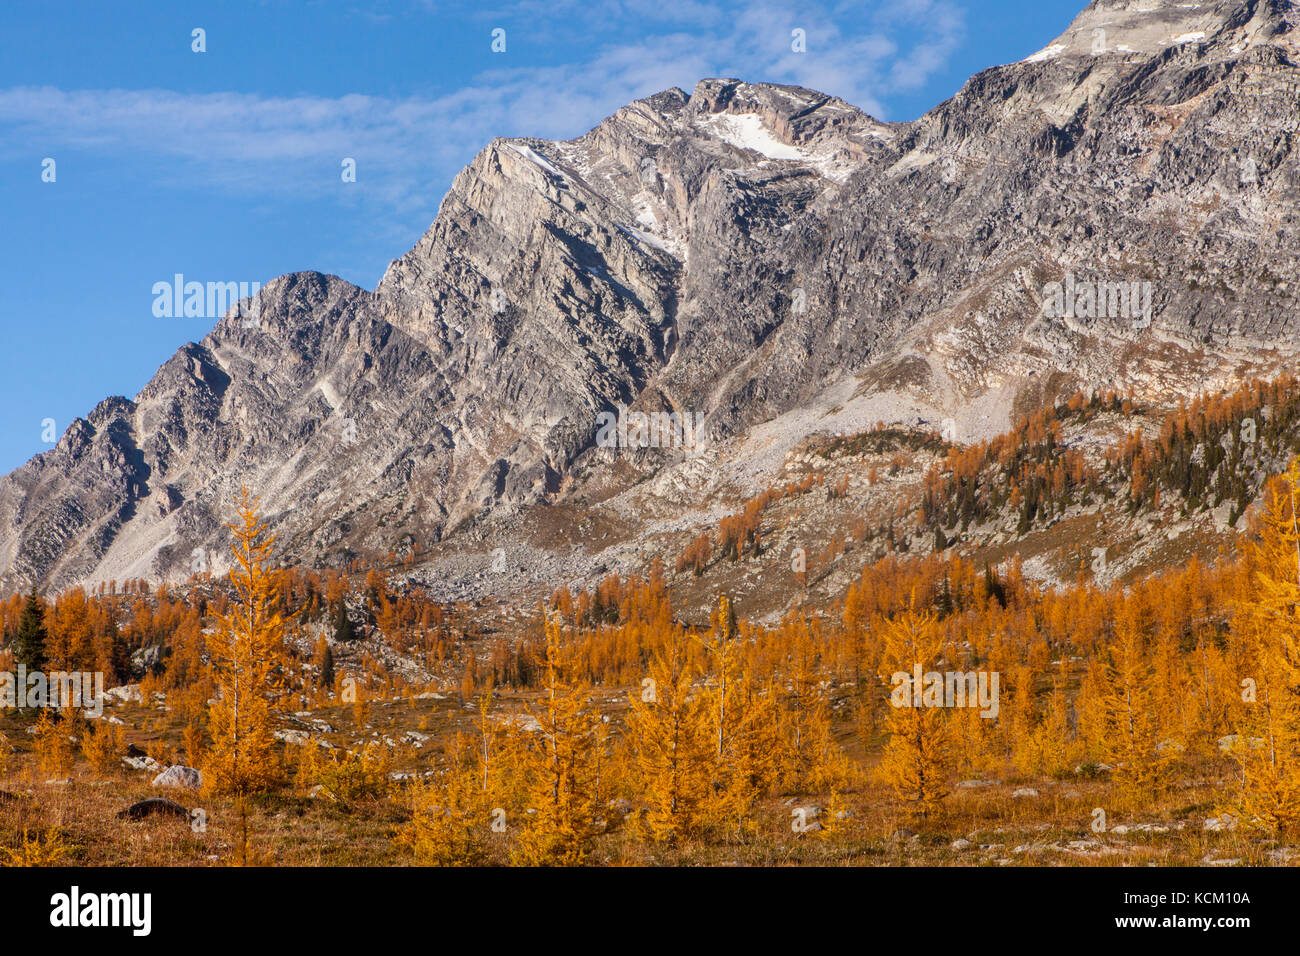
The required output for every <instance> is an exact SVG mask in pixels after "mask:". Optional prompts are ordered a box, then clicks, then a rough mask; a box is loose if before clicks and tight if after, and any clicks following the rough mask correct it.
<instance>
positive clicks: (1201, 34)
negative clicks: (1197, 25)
mask: <svg viewBox="0 0 1300 956" xmlns="http://www.w3.org/2000/svg"><path fill="white" fill-rule="evenodd" d="M1204 39H1205V31H1204V30H1199V31H1197V32H1196V33H1184V34H1183V35H1182V36H1177V37H1174V38H1173V40H1174V42H1175V43H1195V42H1197V41H1198V40H1204Z"/></svg>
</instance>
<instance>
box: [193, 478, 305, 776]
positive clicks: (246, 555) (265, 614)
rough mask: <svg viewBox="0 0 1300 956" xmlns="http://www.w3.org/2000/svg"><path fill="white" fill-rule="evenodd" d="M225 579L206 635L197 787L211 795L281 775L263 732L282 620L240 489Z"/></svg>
mask: <svg viewBox="0 0 1300 956" xmlns="http://www.w3.org/2000/svg"><path fill="white" fill-rule="evenodd" d="M235 508H236V512H237V514H238V516H239V517H238V521H236V522H235V523H232V524H230V525H227V527H229V528H230V530H231V533H232V534H233V535H234V539H235V540H234V543H233V544H232V545H231V553H232V555H233V556H234V567H233V568H232V569H231V571H230V584H231V586H232V588H233V589H234V592H235V593H234V600H232V601H231V602H230V605H229V607H228V608H227V610H226V611H225V613H223V614H221V615H219V616H218V618H217V622H216V628H215V630H214V631H213V633H212V634H210V635H208V653H209V655H210V661H211V667H212V672H213V677H214V680H215V684H216V687H217V695H216V698H215V700H214V701H213V703H212V705H211V707H210V710H209V718H210V719H209V731H210V733H211V734H212V745H211V747H209V748H208V750H207V752H206V754H205V755H204V761H203V776H204V785H205V786H206V787H207V789H208V790H209V791H210V792H212V793H218V794H232V795H234V796H236V797H240V798H242V797H244V796H247V795H248V794H252V793H258V792H263V791H267V790H271V789H273V788H275V787H276V786H278V785H279V784H280V783H281V782H282V779H283V773H282V768H281V767H280V763H279V760H278V759H277V755H276V750H275V746H274V743H275V741H274V737H273V735H272V731H271V705H272V700H273V699H274V698H275V697H277V696H278V694H279V693H280V692H281V690H282V688H281V687H280V686H279V673H280V670H281V666H280V665H281V661H282V658H283V653H284V643H283V642H284V630H285V620H284V618H283V616H282V615H281V613H280V611H279V608H278V603H279V594H278V589H277V587H276V582H275V580H274V577H273V575H272V574H271V573H270V571H269V570H268V564H269V562H270V555H271V548H272V546H273V545H274V543H275V537H274V535H271V534H268V533H267V529H266V525H265V524H263V522H262V521H261V519H260V517H259V516H258V510H257V509H258V502H257V499H256V498H253V497H252V496H251V495H250V494H249V492H248V489H247V488H244V489H241V490H240V493H239V495H238V496H237V497H236V499H235Z"/></svg>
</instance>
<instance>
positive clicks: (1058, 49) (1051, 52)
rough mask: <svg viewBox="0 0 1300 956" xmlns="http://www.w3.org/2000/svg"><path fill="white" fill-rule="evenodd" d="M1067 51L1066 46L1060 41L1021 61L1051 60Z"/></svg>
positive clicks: (1037, 61) (1038, 61)
mask: <svg viewBox="0 0 1300 956" xmlns="http://www.w3.org/2000/svg"><path fill="white" fill-rule="evenodd" d="M1064 51H1065V46H1064V45H1063V44H1060V43H1053V44H1052V45H1051V46H1049V47H1045V48H1044V49H1042V50H1039V51H1038V52H1037V53H1035V54H1034V55H1033V56H1027V57H1025V58H1024V59H1023V60H1021V61H1020V62H1021V63H1042V62H1043V61H1044V60H1050V59H1052V57H1056V56H1060V55H1061V54H1062V53H1063V52H1064Z"/></svg>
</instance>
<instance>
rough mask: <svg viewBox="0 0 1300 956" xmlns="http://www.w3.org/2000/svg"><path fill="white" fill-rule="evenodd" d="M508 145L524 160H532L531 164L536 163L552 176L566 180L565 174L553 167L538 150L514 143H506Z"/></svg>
mask: <svg viewBox="0 0 1300 956" xmlns="http://www.w3.org/2000/svg"><path fill="white" fill-rule="evenodd" d="M506 145H507V146H509V147H510V148H511V149H513V150H514V151H515V152H516V153H518V154H519V155H520V156H522V157H524V159H527V160H530V161H531V162H534V163H536V164H537V165H538V166H540V167H542V169H544V170H546V171H547V172H548V173H550V174H551V175H552V176H556V177H559V178H560V179H563V178H564V173H562V172H560V171H559V170H558V169H556V168H555V167H554V166H552V165H551V164H550V162H548V161H547V159H546V157H545V156H543V155H542V154H541V153H539V152H537V150H535V149H533V148H532V147H530V146H517V145H515V144H514V143H506Z"/></svg>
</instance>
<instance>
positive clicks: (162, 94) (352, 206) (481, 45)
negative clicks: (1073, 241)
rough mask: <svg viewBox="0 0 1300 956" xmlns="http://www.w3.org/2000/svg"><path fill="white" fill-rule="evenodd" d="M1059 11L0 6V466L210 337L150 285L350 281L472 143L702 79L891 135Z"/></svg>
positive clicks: (405, 234) (419, 215) (885, 1)
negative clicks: (739, 85) (788, 96)
mask: <svg viewBox="0 0 1300 956" xmlns="http://www.w3.org/2000/svg"><path fill="white" fill-rule="evenodd" d="M1084 5H1085V4H1084V0H864V2H838V3H837V2H833V0H831V2H807V3H797V2H785V0H759V2H741V3H730V2H729V3H703V2H697V0H684V2H673V0H620V2H602V0H581V2H578V0H517V2H502V3H497V4H492V3H487V4H484V3H472V2H471V3H438V2H424V0H373V2H366V0H355V2H350V0H344V2H329V0H316V2H288V0H259V2H253V0H224V2H220V3H193V4H191V3H181V2H130V0H124V2H122V3H105V2H103V0H86V2H64V0H6V2H5V4H4V5H3V7H0V223H3V229H2V230H0V278H2V279H3V281H4V288H5V291H6V294H5V295H4V296H3V297H2V298H0V330H2V333H3V344H2V345H0V472H3V471H8V470H9V469H11V468H13V467H16V466H17V465H19V464H21V463H22V462H23V461H25V460H26V459H27V458H29V457H30V456H31V455H33V454H36V453H37V452H40V451H43V450H46V449H48V448H49V447H50V445H48V444H46V443H45V442H43V440H42V438H43V431H45V429H43V422H44V421H45V420H46V419H53V420H54V423H55V427H54V431H55V432H56V433H57V434H58V435H61V434H62V433H63V431H64V430H65V429H66V428H67V426H68V424H69V423H70V422H71V421H72V419H73V418H75V417H78V416H84V415H86V414H87V413H88V412H89V411H90V410H91V409H92V408H93V407H94V406H95V404H96V403H98V402H99V401H100V400H101V399H102V398H104V397H106V396H108V395H119V394H120V395H126V396H134V395H135V394H136V392H138V391H139V390H140V388H142V387H143V386H144V385H145V383H146V382H147V381H148V380H149V378H150V377H151V376H152V375H153V373H154V371H155V370H156V369H157V367H158V366H159V365H160V364H162V362H163V361H165V360H166V358H167V357H168V356H169V355H170V354H171V353H172V352H173V351H175V349H176V348H177V347H178V346H180V345H182V344H184V343H185V342H189V341H197V340H199V339H201V338H202V337H203V336H204V335H205V334H206V333H207V332H208V330H209V328H210V327H211V326H212V324H214V320H213V319H211V318H159V317H155V315H154V314H153V308H152V307H153V302H154V296H153V292H152V287H153V285H154V283H156V282H160V281H171V279H172V276H173V275H174V274H176V273H182V274H184V275H185V277H186V279H187V280H197V281H201V282H206V281H222V282H226V281H237V282H238V281H244V282H265V281H267V280H269V279H271V278H273V277H275V276H277V275H280V274H283V273H286V272H293V271H298V270H305V269H314V270H318V271H322V272H332V273H335V274H337V275H340V276H343V277H344V278H345V279H348V280H350V281H352V282H355V283H357V284H358V285H361V286H364V287H366V288H373V287H374V285H375V283H376V282H377V281H378V279H379V277H380V276H381V275H382V274H383V271H384V269H385V267H386V266H387V265H388V262H389V261H390V260H391V259H394V258H396V257H397V256H399V255H401V254H402V253H404V252H405V251H406V250H407V249H408V248H409V247H410V246H412V245H413V244H414V243H415V241H416V240H417V239H418V238H419V236H420V235H421V234H422V233H423V232H424V230H425V229H426V228H427V227H428V225H429V223H430V222H431V221H432V220H433V217H434V215H435V214H436V212H437V208H438V202H439V201H440V199H441V198H442V195H443V193H444V192H445V191H446V189H447V187H448V185H449V184H450V182H451V179H452V177H453V176H454V175H455V173H456V172H457V170H459V169H460V168H461V167H462V166H463V165H465V164H466V163H467V162H468V161H469V160H470V159H471V158H472V157H473V155H474V154H475V153H476V152H477V151H478V150H479V149H480V148H481V147H482V146H483V145H484V144H485V143H486V142H487V141H488V140H490V139H491V138H492V137H493V136H543V137H548V138H569V137H572V136H577V135H580V134H581V133H583V132H585V131H586V130H588V129H590V128H591V127H592V126H594V125H595V124H596V123H597V122H599V121H600V120H601V119H602V118H603V117H604V116H606V115H608V114H609V113H611V112H612V111H614V110H615V109H617V108H618V107H619V106H621V105H623V104H624V103H626V102H628V101H629V100H632V99H635V98H636V97H639V96H645V95H648V94H650V93H654V92H657V91H659V90H662V89H667V88H669V87H672V86H680V87H682V88H684V89H685V90H687V91H688V92H689V91H690V89H691V87H692V86H693V85H694V83H695V81H696V80H698V79H700V78H702V77H709V76H737V77H740V78H742V79H746V80H751V81H769V82H780V83H798V84H801V85H804V86H809V87H812V88H815V89H819V90H822V91H824V92H827V93H832V94H835V95H838V96H841V97H843V98H844V99H846V100H848V101H849V102H851V103H854V104H855V105H858V106H860V107H862V108H863V109H866V110H867V111H868V112H870V113H872V114H873V115H875V116H877V117H878V118H881V119H887V120H907V119H913V118H915V117H917V116H919V115H921V114H922V113H924V112H925V111H926V110H928V109H930V108H931V107H933V106H935V105H936V104H938V103H940V102H942V101H943V100H944V99H946V98H948V97H949V96H951V95H952V94H953V93H955V92H956V91H957V90H958V89H959V88H960V86H961V84H962V83H963V82H964V81H965V80H966V78H967V77H968V76H970V75H971V74H973V73H976V72H978V71H979V70H981V69H984V68H986V67H989V66H993V65H995V64H999V63H1008V62H1012V61H1015V60H1019V59H1022V58H1024V57H1025V56H1028V55H1029V54H1031V53H1033V52H1035V51H1036V50H1039V49H1041V48H1042V47H1043V46H1045V45H1046V44H1047V43H1048V42H1049V41H1050V40H1051V39H1052V38H1053V37H1055V36H1056V35H1057V34H1059V33H1060V32H1062V31H1063V30H1064V29H1065V27H1066V26H1067V25H1068V23H1069V22H1070V20H1071V19H1072V18H1073V17H1074V15H1075V14H1077V13H1078V12H1079V10H1080V9H1081V8H1082V7H1083V6H1084ZM196 28H201V29H202V30H203V31H204V40H205V46H206V52H202V53H199V52H194V50H193V49H192V47H193V46H194V43H195V41H194V38H193V32H192V31H193V30H195V29H196ZM795 28H798V29H802V30H804V31H806V36H807V52H806V53H803V54H796V53H793V52H792V51H791V31H792V30H793V29H795ZM496 29H501V30H504V31H505V51H504V52H493V50H492V41H493V31H494V30H496ZM349 157H350V158H352V159H354V160H355V161H356V182H350V183H345V182H343V180H342V176H341V163H342V161H343V160H344V158H349ZM46 159H53V160H54V167H53V173H54V181H53V182H45V181H43V180H42V174H43V169H44V168H45V163H44V161H45V160H46Z"/></svg>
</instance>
